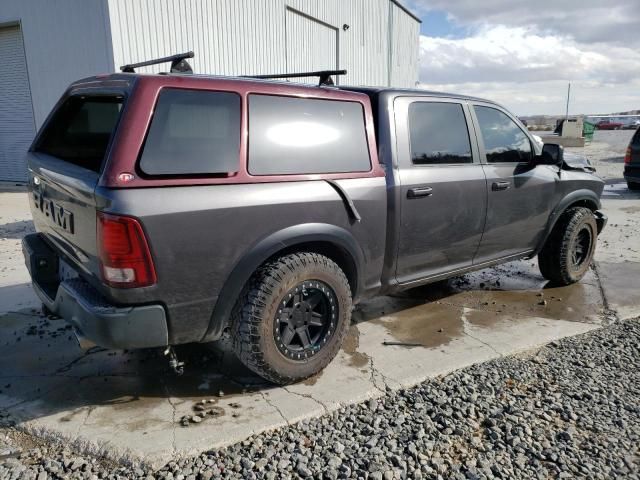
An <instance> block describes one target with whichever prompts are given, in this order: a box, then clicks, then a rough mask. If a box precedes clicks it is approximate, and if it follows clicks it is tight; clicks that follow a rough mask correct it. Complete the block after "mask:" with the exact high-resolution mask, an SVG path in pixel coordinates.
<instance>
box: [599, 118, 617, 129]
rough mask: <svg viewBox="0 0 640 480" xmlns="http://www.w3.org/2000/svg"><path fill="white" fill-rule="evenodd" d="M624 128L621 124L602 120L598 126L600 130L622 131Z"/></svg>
mask: <svg viewBox="0 0 640 480" xmlns="http://www.w3.org/2000/svg"><path fill="white" fill-rule="evenodd" d="M622 127H623V124H622V123H621V122H615V121H612V120H602V121H601V122H598V123H597V124H596V128H597V129H598V130H620V129H621V128H622Z"/></svg>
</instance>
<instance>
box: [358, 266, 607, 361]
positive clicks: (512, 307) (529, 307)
mask: <svg viewBox="0 0 640 480" xmlns="http://www.w3.org/2000/svg"><path fill="white" fill-rule="evenodd" d="M603 313H604V306H603V299H602V294H601V292H600V288H599V286H598V282H597V278H596V277H595V274H594V273H593V272H591V271H590V272H589V273H588V274H587V275H586V276H585V278H584V279H583V280H582V281H581V282H579V283H577V284H574V285H569V286H563V287H554V286H553V285H551V284H550V283H549V282H548V281H547V280H545V279H544V278H543V277H542V276H541V275H540V273H539V271H538V269H537V264H536V263H535V262H531V261H519V262H512V263H509V264H504V265H500V266H497V267H494V268H490V269H485V270H481V271H478V272H474V273H471V274H468V275H465V276H463V277H458V278H453V279H450V280H448V281H443V282H438V283H434V284H430V285H426V286H423V287H419V288H416V289H412V290H409V291H407V292H403V293H401V294H398V295H396V296H394V297H379V298H376V299H373V300H371V301H368V302H365V303H364V304H362V305H361V306H359V307H358V308H357V309H356V311H355V312H354V320H355V321H356V322H362V321H368V322H371V323H373V324H376V325H381V326H383V327H384V328H385V329H386V331H387V332H388V334H389V336H390V341H389V342H385V344H387V345H397V346H406V347H415V346H423V347H426V348H436V347H441V346H444V345H446V344H447V343H449V342H450V341H452V340H453V339H455V338H457V337H460V336H462V335H463V334H464V324H465V322H468V324H470V325H472V326H477V327H482V328H491V327H493V326H495V325H496V324H498V323H501V322H514V321H515V322H517V321H519V320H521V319H523V318H526V317H542V318H549V319H558V320H566V321H576V322H600V321H601V315H602V314H603Z"/></svg>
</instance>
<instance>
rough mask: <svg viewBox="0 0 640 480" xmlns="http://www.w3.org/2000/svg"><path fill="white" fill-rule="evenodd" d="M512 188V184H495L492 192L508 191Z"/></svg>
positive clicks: (492, 186)
mask: <svg viewBox="0 0 640 480" xmlns="http://www.w3.org/2000/svg"><path fill="white" fill-rule="evenodd" d="M510 186H511V182H493V184H492V185H491V190H494V191H497V190H506V189H507V188H509V187H510Z"/></svg>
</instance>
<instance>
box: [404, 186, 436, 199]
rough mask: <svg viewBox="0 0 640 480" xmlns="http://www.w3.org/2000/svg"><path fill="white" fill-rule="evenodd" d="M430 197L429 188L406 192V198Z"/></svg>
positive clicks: (431, 191)
mask: <svg viewBox="0 0 640 480" xmlns="http://www.w3.org/2000/svg"><path fill="white" fill-rule="evenodd" d="M431 195H433V188H431V187H416V188H410V189H409V190H408V191H407V198H422V197H430V196H431Z"/></svg>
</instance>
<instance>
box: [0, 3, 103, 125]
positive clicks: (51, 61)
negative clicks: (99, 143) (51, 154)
mask: <svg viewBox="0 0 640 480" xmlns="http://www.w3.org/2000/svg"><path fill="white" fill-rule="evenodd" d="M7 23H19V24H20V26H21V29H22V35H23V39H24V50H25V57H26V60H27V71H28V74H29V83H30V85H31V96H32V99H33V114H34V116H35V122H36V126H37V127H39V126H40V125H41V124H42V122H43V121H44V120H45V118H46V117H47V115H48V114H49V112H50V111H51V108H52V107H53V105H54V104H55V103H56V101H57V100H58V99H59V98H60V96H61V95H62V93H63V92H64V91H65V89H66V88H67V86H69V84H70V83H71V82H73V81H74V80H78V79H80V78H84V77H88V76H90V75H96V74H98V73H107V72H111V71H113V56H112V53H111V39H110V33H109V31H108V27H109V22H108V10H107V8H106V3H105V0H91V1H87V0H56V1H50V0H0V25H1V24H7Z"/></svg>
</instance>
